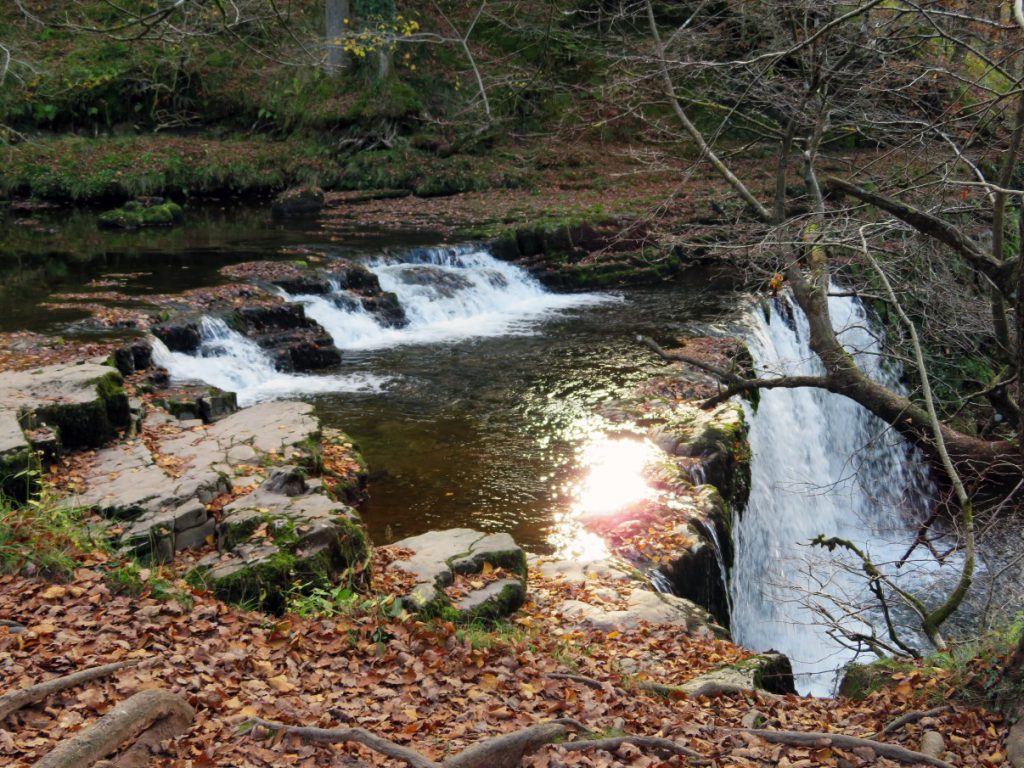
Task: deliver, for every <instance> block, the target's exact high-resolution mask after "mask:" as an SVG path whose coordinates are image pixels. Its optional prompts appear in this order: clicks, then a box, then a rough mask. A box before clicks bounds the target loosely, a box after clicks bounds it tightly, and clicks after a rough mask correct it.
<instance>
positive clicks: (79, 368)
mask: <svg viewBox="0 0 1024 768" xmlns="http://www.w3.org/2000/svg"><path fill="white" fill-rule="evenodd" d="M122 384H123V379H122V378H121V374H119V373H118V372H117V371H116V370H114V369H113V368H111V367H109V366H106V365H98V364H96V363H78V364H75V363H63V364H59V365H50V366H44V367H42V368H35V369H30V370H26V371H5V372H3V373H0V410H6V411H12V412H14V413H15V414H17V418H18V421H19V422H20V424H21V426H22V427H24V428H26V429H35V428H37V427H40V426H44V425H45V426H49V427H52V428H54V429H56V430H57V433H58V435H59V436H60V443H61V445H62V446H63V447H65V448H92V447H96V446H99V445H102V444H103V443H105V442H107V441H108V440H110V439H112V438H113V437H114V435H115V434H116V433H117V430H119V429H125V428H127V427H128V426H129V423H130V420H131V414H130V412H129V407H128V396H127V395H126V394H125V391H124V389H123V387H122Z"/></svg>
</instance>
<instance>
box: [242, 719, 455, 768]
mask: <svg viewBox="0 0 1024 768" xmlns="http://www.w3.org/2000/svg"><path fill="white" fill-rule="evenodd" d="M246 722H247V723H251V724H252V725H253V726H254V727H255V728H264V729H266V730H268V731H271V732H272V733H283V734H286V735H289V736H298V737H299V738H300V739H302V740H303V741H309V742H313V743H314V744H338V743H341V742H354V743H356V744H362V745H363V746H364V747H369V748H370V749H372V750H373V751H374V752H377V753H379V754H382V755H384V756H385V757H390V758H393V759H395V760H401V761H402V762H404V763H405V764H406V765H408V766H411V768H440V765H439V763H435V762H434V761H433V760H428V759H427V758H426V757H424V756H423V755H421V754H420V753H419V752H417V751H415V750H413V749H409V748H408V747H403V746H402V745H401V744H395V742H393V741H388V740H387V739H384V738H381V737H380V736H377V735H376V734H373V733H370V732H369V731H367V730H365V729H363V728H315V727H312V726H297V725H285V724H284V723H275V722H273V721H271V720H263V719H262V718H258V717H254V718H252V719H251V720H248V721H246Z"/></svg>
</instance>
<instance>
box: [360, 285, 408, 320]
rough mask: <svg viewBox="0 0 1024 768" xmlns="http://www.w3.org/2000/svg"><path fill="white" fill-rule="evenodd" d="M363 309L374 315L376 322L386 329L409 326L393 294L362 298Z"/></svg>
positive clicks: (385, 293)
mask: <svg viewBox="0 0 1024 768" xmlns="http://www.w3.org/2000/svg"><path fill="white" fill-rule="evenodd" d="M362 304H363V309H365V310H366V311H367V312H369V313H370V314H371V315H376V316H377V320H378V322H380V324H381V325H383V326H385V327H386V328H404V327H405V326H407V325H408V324H409V318H407V317H406V316H405V309H404V308H403V307H402V304H401V303H400V302H399V301H398V296H397V295H395V294H394V293H390V292H384V293H381V294H380V295H379V296H364V297H363V299H362Z"/></svg>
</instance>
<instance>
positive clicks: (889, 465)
mask: <svg viewBox="0 0 1024 768" xmlns="http://www.w3.org/2000/svg"><path fill="white" fill-rule="evenodd" d="M829 311H830V313H831V316H832V323H833V327H835V328H836V329H837V330H839V331H841V333H840V336H839V338H840V340H841V341H842V343H843V344H844V345H845V346H846V347H847V349H849V350H850V351H851V352H853V353H854V355H855V357H856V359H857V362H858V364H859V365H860V366H861V368H862V369H863V370H865V371H866V372H867V373H868V374H869V375H870V376H872V377H873V378H875V379H876V380H878V381H883V382H885V383H886V384H889V385H892V386H898V377H897V376H896V375H895V374H894V373H893V372H890V371H886V370H885V369H883V367H882V366H881V365H880V359H881V358H880V356H879V353H880V352H881V344H880V343H879V339H878V338H877V335H876V334H875V333H874V332H873V331H872V328H871V323H870V321H869V319H868V318H867V316H866V314H865V312H864V310H863V307H862V306H861V305H860V303H859V301H857V300H856V299H852V298H830V299H829ZM786 314H789V315H790V318H791V321H792V322H791V324H787V322H786V316H785V315H786ZM808 337H809V330H808V325H807V320H806V318H805V317H804V315H803V313H802V312H801V311H800V310H799V309H798V308H797V307H795V306H794V305H793V304H792V302H791V301H790V300H789V299H788V298H786V297H780V298H778V299H777V300H776V302H775V304H774V306H773V307H772V311H771V317H770V320H766V319H765V317H764V315H763V313H762V312H761V311H760V310H757V311H755V312H753V313H752V314H751V317H750V329H749V334H748V345H749V348H750V351H751V353H752V355H753V357H754V363H755V367H756V369H757V373H758V374H759V375H762V376H770V375H778V374H787V373H788V374H817V373H821V370H822V369H821V363H820V361H819V360H818V359H817V358H816V357H815V356H814V354H813V353H812V352H811V350H810V348H809V346H808ZM745 407H746V409H747V421H748V424H749V427H750V445H751V451H752V455H753V459H752V464H751V475H752V477H751V493H750V500H749V502H748V505H747V508H746V510H745V511H744V512H743V515H742V518H741V520H740V522H739V523H738V524H737V525H736V526H735V528H734V538H735V542H734V543H735V549H736V555H735V564H734V570H733V573H732V600H733V611H732V617H731V618H732V631H733V636H734V639H735V640H736V642H738V643H740V644H741V645H744V646H746V647H749V648H752V649H757V650H768V649H770V648H774V649H775V650H778V651H781V652H783V653H785V654H786V655H787V656H789V657H790V659H791V661H792V662H793V667H794V672H795V673H796V675H797V687H798V689H799V690H800V691H801V692H803V693H813V694H816V695H827V694H829V693H831V692H832V690H833V689H834V686H835V684H836V682H837V675H838V672H839V670H840V669H841V668H842V666H843V665H844V664H845V663H847V662H848V661H849V660H850V659H851V658H852V657H853V655H854V652H853V651H852V650H850V649H849V648H847V647H844V646H842V645H840V644H839V643H838V642H837V641H836V640H835V639H833V638H832V637H830V635H829V632H828V631H827V628H826V627H825V626H823V624H822V619H821V616H820V613H819V612H817V611H815V610H814V608H813V605H810V604H808V596H809V595H812V594H814V593H816V592H826V593H828V594H830V595H834V596H837V597H840V598H842V599H843V600H846V601H849V602H851V603H864V602H865V597H864V585H863V580H862V579H861V578H859V577H858V576H855V575H851V574H850V573H849V572H848V571H847V570H844V569H843V568H842V567H841V566H838V565H837V555H835V554H830V553H827V552H825V551H823V550H821V549H818V548H811V547H808V546H807V543H808V542H809V541H810V540H811V539H813V538H814V537H816V536H817V535H818V534H825V535H826V536H839V537H842V538H845V539H849V540H851V541H853V542H854V543H856V544H858V545H859V546H861V547H863V548H865V549H867V550H868V552H869V554H870V555H871V556H872V558H873V559H874V560H875V561H876V562H878V563H885V562H892V561H896V560H898V559H899V558H900V557H901V556H902V555H903V554H904V552H905V551H906V549H907V546H908V543H909V542H910V541H911V540H912V539H913V536H914V531H915V529H916V523H917V522H919V521H920V519H921V516H922V514H923V510H924V509H926V508H927V506H928V504H929V500H930V498H931V496H932V490H933V489H932V487H931V484H930V482H929V481H928V477H927V471H926V469H925V468H924V466H923V464H922V462H921V461H920V460H919V457H918V456H917V454H916V452H914V451H912V450H910V449H909V448H908V447H907V445H906V444H905V442H904V441H903V440H902V438H900V437H899V436H897V435H895V434H894V433H893V432H892V431H891V430H890V429H889V428H888V427H887V425H885V424H883V423H882V422H881V421H880V420H878V419H877V418H875V417H874V416H872V415H871V414H869V413H868V412H867V411H866V410H865V409H863V408H862V407H861V406H859V405H857V404H856V403H854V402H853V401H852V400H849V399H848V398H845V397H842V396H839V395H834V394H832V393H829V392H826V391H824V390H818V389H810V388H805V389H777V390H765V391H763V392H762V393H761V398H760V404H759V406H758V407H757V409H756V411H755V409H753V408H751V407H750V406H749V405H745ZM847 562H848V561H847ZM901 570H902V571H908V572H913V571H916V573H915V574H914V575H910V576H907V577H902V576H901V578H915V579H916V578H920V577H921V576H923V575H924V574H922V572H921V571H922V570H927V566H926V565H923V564H920V563H915V564H910V565H907V566H904V568H903V569H901ZM915 583H917V582H915ZM811 600H812V601H813V602H814V603H815V604H817V605H818V606H823V607H825V608H828V609H829V610H834V606H833V605H832V604H831V603H830V602H829V600H827V599H825V598H821V597H818V598H811ZM861 618H862V619H863V620H864V621H868V622H872V623H876V622H877V620H878V617H877V616H873V615H871V614H864V615H862V616H861ZM846 621H847V625H848V626H849V625H850V623H851V622H853V623H854V624H855V623H856V621H857V619H847V620H846ZM876 628H877V630H878V632H879V634H880V635H884V628H883V627H881V626H876Z"/></svg>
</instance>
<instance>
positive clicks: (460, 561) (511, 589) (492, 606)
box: [389, 528, 526, 620]
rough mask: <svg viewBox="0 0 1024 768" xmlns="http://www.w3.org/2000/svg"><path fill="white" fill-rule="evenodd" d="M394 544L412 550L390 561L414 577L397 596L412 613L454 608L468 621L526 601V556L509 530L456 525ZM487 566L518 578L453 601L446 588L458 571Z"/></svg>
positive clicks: (503, 611)
mask: <svg viewBox="0 0 1024 768" xmlns="http://www.w3.org/2000/svg"><path fill="white" fill-rule="evenodd" d="M391 546H392V547H394V548H395V549H407V550H411V551H412V555H411V556H410V557H409V558H408V559H407V560H395V561H393V562H392V563H391V564H390V565H389V568H391V569H395V570H398V571H401V572H404V573H405V574H408V575H411V576H412V577H413V580H414V583H413V586H412V587H411V588H410V589H409V590H408V592H407V593H406V594H404V595H400V596H399V597H400V598H401V599H402V602H403V604H404V606H405V608H406V610H409V611H411V612H416V613H423V614H437V613H441V612H443V611H444V610H445V609H452V610H454V611H456V612H457V614H458V616H459V618H460V619H464V620H469V619H472V618H477V617H479V618H486V619H495V618H499V617H501V616H506V615H508V614H510V613H513V612H514V611H516V610H518V608H519V606H520V605H522V603H523V600H524V599H525V596H526V555H525V553H524V552H523V550H522V549H521V548H520V547H519V545H518V544H516V543H515V541H514V540H513V538H512V537H511V536H509V535H508V534H507V533H492V534H485V533H481V532H480V531H475V530H472V529H469V528H453V529H450V530H446V531H428V532H427V533H424V534H421V535H419V536H413V537H410V538H408V539H402V540H401V541H396V542H395V543H394V544H392V545H391ZM485 566H490V567H491V568H503V569H504V570H506V571H508V572H509V573H510V574H513V576H514V578H508V579H502V580H498V581H495V582H491V583H490V584H487V585H485V586H484V587H483V588H481V589H476V590H473V591H471V592H470V593H469V594H468V595H466V596H464V597H461V598H459V599H458V600H456V601H455V602H454V603H453V602H452V600H451V599H450V598H449V597H448V595H447V593H446V592H445V588H446V587H449V586H451V585H452V584H453V583H454V581H455V575H456V574H463V575H469V574H476V573H481V572H482V571H483V570H484V568H485ZM516 585H518V586H516Z"/></svg>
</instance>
